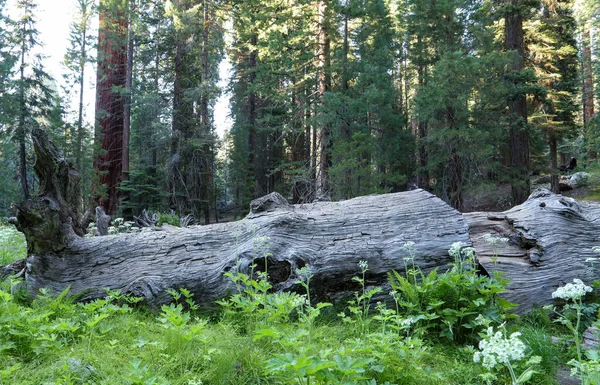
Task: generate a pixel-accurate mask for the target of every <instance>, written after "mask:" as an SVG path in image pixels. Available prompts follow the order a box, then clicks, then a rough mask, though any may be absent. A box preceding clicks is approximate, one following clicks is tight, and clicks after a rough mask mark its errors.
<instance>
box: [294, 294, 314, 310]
mask: <svg viewBox="0 0 600 385" xmlns="http://www.w3.org/2000/svg"><path fill="white" fill-rule="evenodd" d="M291 304H292V307H293V308H297V307H302V306H305V305H307V306H308V305H310V304H309V303H308V298H307V297H306V295H298V296H295V297H294V298H292V301H291Z"/></svg>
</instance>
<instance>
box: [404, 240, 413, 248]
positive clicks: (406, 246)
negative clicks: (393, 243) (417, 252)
mask: <svg viewBox="0 0 600 385" xmlns="http://www.w3.org/2000/svg"><path fill="white" fill-rule="evenodd" d="M414 246H415V243H414V242H413V241H408V242H404V245H402V248H403V249H406V250H411V249H412V248H413V247H414Z"/></svg>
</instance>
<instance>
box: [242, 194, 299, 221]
mask: <svg viewBox="0 0 600 385" xmlns="http://www.w3.org/2000/svg"><path fill="white" fill-rule="evenodd" d="M291 207H292V206H291V205H290V204H289V203H288V201H287V200H286V199H285V198H284V197H283V196H281V194H279V193H277V192H272V193H270V194H269V195H265V196H264V197H261V198H258V199H255V200H253V201H252V202H251V203H250V215H252V214H258V213H262V212H272V211H276V210H290V209H291Z"/></svg>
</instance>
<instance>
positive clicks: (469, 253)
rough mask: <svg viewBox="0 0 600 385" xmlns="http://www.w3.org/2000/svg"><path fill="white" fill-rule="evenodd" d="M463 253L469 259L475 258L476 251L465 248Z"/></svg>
mask: <svg viewBox="0 0 600 385" xmlns="http://www.w3.org/2000/svg"><path fill="white" fill-rule="evenodd" d="M461 252H462V254H463V255H464V256H465V257H466V258H467V259H472V258H475V249H474V248H472V247H465V248H464V249H462V250H461Z"/></svg>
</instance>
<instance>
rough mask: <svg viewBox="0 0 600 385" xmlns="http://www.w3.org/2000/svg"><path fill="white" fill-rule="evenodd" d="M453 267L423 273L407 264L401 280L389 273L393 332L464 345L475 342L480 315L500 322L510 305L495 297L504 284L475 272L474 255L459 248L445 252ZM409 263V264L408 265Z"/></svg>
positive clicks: (395, 274) (468, 250)
mask: <svg viewBox="0 0 600 385" xmlns="http://www.w3.org/2000/svg"><path fill="white" fill-rule="evenodd" d="M448 253H449V254H450V256H452V257H453V258H454V262H453V264H452V267H451V269H450V270H448V271H447V272H445V273H441V274H440V273H438V271H437V270H433V271H431V272H429V273H428V274H425V273H424V272H423V271H422V270H421V269H420V268H419V267H418V266H416V265H414V263H412V264H411V265H407V268H408V271H407V272H406V277H405V276H403V275H401V274H400V273H399V272H397V271H393V272H392V273H390V274H389V280H390V284H391V287H392V289H393V290H392V292H391V294H392V297H393V299H394V302H395V303H396V313H397V314H398V315H399V316H405V317H406V318H405V319H403V320H400V319H397V322H396V326H397V327H398V328H402V327H404V328H407V327H412V328H417V327H419V328H422V329H423V330H427V331H428V333H437V335H439V336H440V337H444V338H447V339H449V340H453V341H458V342H464V341H466V339H467V338H469V337H470V338H474V337H475V336H476V332H477V331H479V330H481V325H480V324H479V323H478V322H476V320H477V317H479V316H480V315H482V316H484V317H485V318H487V319H490V320H492V321H494V322H496V323H501V322H503V321H504V320H505V319H506V317H507V314H508V312H509V311H510V310H511V309H513V308H514V305H513V304H511V303H509V302H508V301H506V300H504V299H503V298H501V297H499V296H498V294H499V293H502V292H504V290H505V285H506V281H504V280H503V279H502V278H501V276H499V275H498V274H495V275H493V276H491V277H488V276H485V275H482V274H480V273H479V272H478V271H477V265H476V262H475V254H474V250H473V249H472V248H470V247H467V246H466V245H465V244H463V243H455V244H453V245H452V247H451V248H450V250H449V252H448ZM410 260H411V258H409V259H408V261H410Z"/></svg>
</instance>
